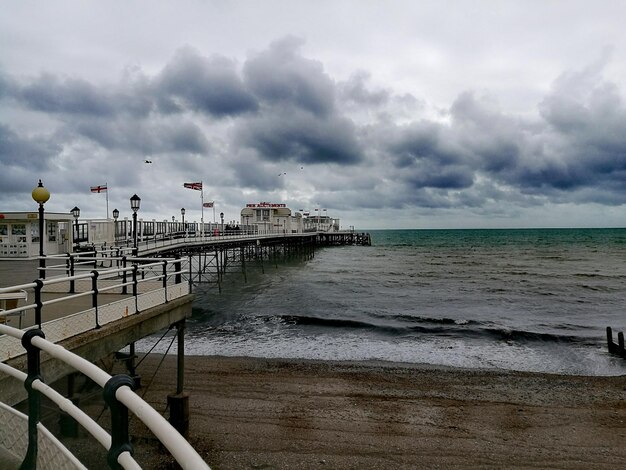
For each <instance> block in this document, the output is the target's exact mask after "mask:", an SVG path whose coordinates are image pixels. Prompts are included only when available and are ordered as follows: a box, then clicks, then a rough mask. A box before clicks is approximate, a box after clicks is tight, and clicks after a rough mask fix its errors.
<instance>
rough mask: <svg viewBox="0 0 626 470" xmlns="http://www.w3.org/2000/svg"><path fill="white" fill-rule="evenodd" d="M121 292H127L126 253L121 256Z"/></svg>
mask: <svg viewBox="0 0 626 470" xmlns="http://www.w3.org/2000/svg"><path fill="white" fill-rule="evenodd" d="M122 270H123V271H122V284H124V285H123V287H122V294H128V286H127V285H126V255H124V256H122Z"/></svg>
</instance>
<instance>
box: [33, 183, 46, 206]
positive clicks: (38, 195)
mask: <svg viewBox="0 0 626 470" xmlns="http://www.w3.org/2000/svg"><path fill="white" fill-rule="evenodd" d="M32 195H33V199H34V200H35V202H38V203H39V204H44V203H45V202H47V201H48V199H50V191H48V190H47V189H46V188H44V187H43V184H42V183H41V180H39V184H38V185H37V187H36V188H35V189H33V193H32Z"/></svg>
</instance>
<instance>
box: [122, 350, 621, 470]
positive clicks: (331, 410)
mask: <svg viewBox="0 0 626 470" xmlns="http://www.w3.org/2000/svg"><path fill="white" fill-rule="evenodd" d="M161 358H162V356H160V355H154V356H151V357H149V358H148V359H147V360H146V361H144V362H143V363H142V364H141V366H140V368H139V369H138V372H139V374H140V375H141V376H142V383H143V385H144V387H143V388H142V389H141V390H139V393H140V394H145V396H144V398H145V399H146V400H147V401H149V402H150V403H152V404H153V406H154V407H155V408H156V409H157V410H159V411H161V412H166V399H165V396H166V395H167V394H168V393H173V392H174V391H175V388H176V362H175V358H174V357H167V358H166V360H165V361H164V362H163V364H162V366H161V367H160V369H159V370H158V372H157V374H156V376H155V378H154V380H152V379H151V378H152V376H153V373H154V371H155V367H156V366H157V365H158V363H159V361H160V360H161ZM185 369H186V376H185V380H186V387H185V391H186V392H187V393H189V395H190V403H189V406H190V415H191V418H190V437H189V440H190V442H191V443H192V445H193V446H194V447H195V448H196V449H197V450H198V451H199V453H200V454H201V455H202V456H203V458H205V460H206V461H207V463H209V465H210V466H211V467H212V468H215V469H246V468H251V469H273V468H276V469H287V468H289V469H291V468H304V469H308V468H329V469H330V468H332V469H352V468H354V469H356V468H377V469H398V468H407V469H408V468H505V467H506V468H580V469H593V468H623V467H624V466H626V376H621V377H577V376H561V375H548V374H534V373H519V372H507V371H488V370H469V369H457V368H445V367H434V366H426V365H408V364H391V363H378V362H360V363H355V362H326V361H305V360H266V359H253V358H225V357H188V358H186V367H185ZM167 413H169V411H168V412H167ZM133 425H134V428H135V429H134V432H135V435H136V436H138V437H137V444H136V450H137V452H136V456H137V459H138V460H139V461H140V462H142V464H143V465H144V468H173V467H171V466H170V464H169V463H168V462H169V458H168V457H167V456H166V454H164V453H163V452H161V451H159V449H158V447H157V446H156V445H155V443H154V441H152V440H151V438H150V436H149V435H148V434H147V433H145V431H144V430H143V429H142V426H141V423H138V422H137V420H133Z"/></svg>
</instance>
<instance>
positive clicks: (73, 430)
mask: <svg viewBox="0 0 626 470" xmlns="http://www.w3.org/2000/svg"><path fill="white" fill-rule="evenodd" d="M75 378H76V373H71V374H69V375H68V376H67V394H66V396H67V398H68V399H69V400H70V401H71V402H72V403H74V405H76V406H78V404H79V401H80V400H79V397H78V395H76V394H75V393H74V381H75ZM59 429H60V431H61V435H62V436H63V437H78V422H77V421H76V420H75V419H74V418H72V417H71V416H70V415H69V413H67V412H65V411H63V410H61V411H60V412H59Z"/></svg>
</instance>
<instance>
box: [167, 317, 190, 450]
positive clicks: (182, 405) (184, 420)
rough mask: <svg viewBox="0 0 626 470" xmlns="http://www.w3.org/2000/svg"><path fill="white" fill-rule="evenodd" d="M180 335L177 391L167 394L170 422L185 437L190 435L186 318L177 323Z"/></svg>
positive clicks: (178, 334) (178, 335)
mask: <svg viewBox="0 0 626 470" xmlns="http://www.w3.org/2000/svg"><path fill="white" fill-rule="evenodd" d="M176 330H177V331H176V332H177V337H178V354H177V357H178V362H177V368H176V369H177V370H176V393H175V394H171V395H168V396H167V404H168V406H169V409H170V419H169V421H170V424H171V425H172V426H174V428H175V429H176V430H177V431H178V432H179V433H180V434H181V435H182V436H183V437H185V438H187V437H188V435H189V395H188V394H187V393H185V392H183V389H184V386H185V320H181V321H179V322H178V323H176Z"/></svg>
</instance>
